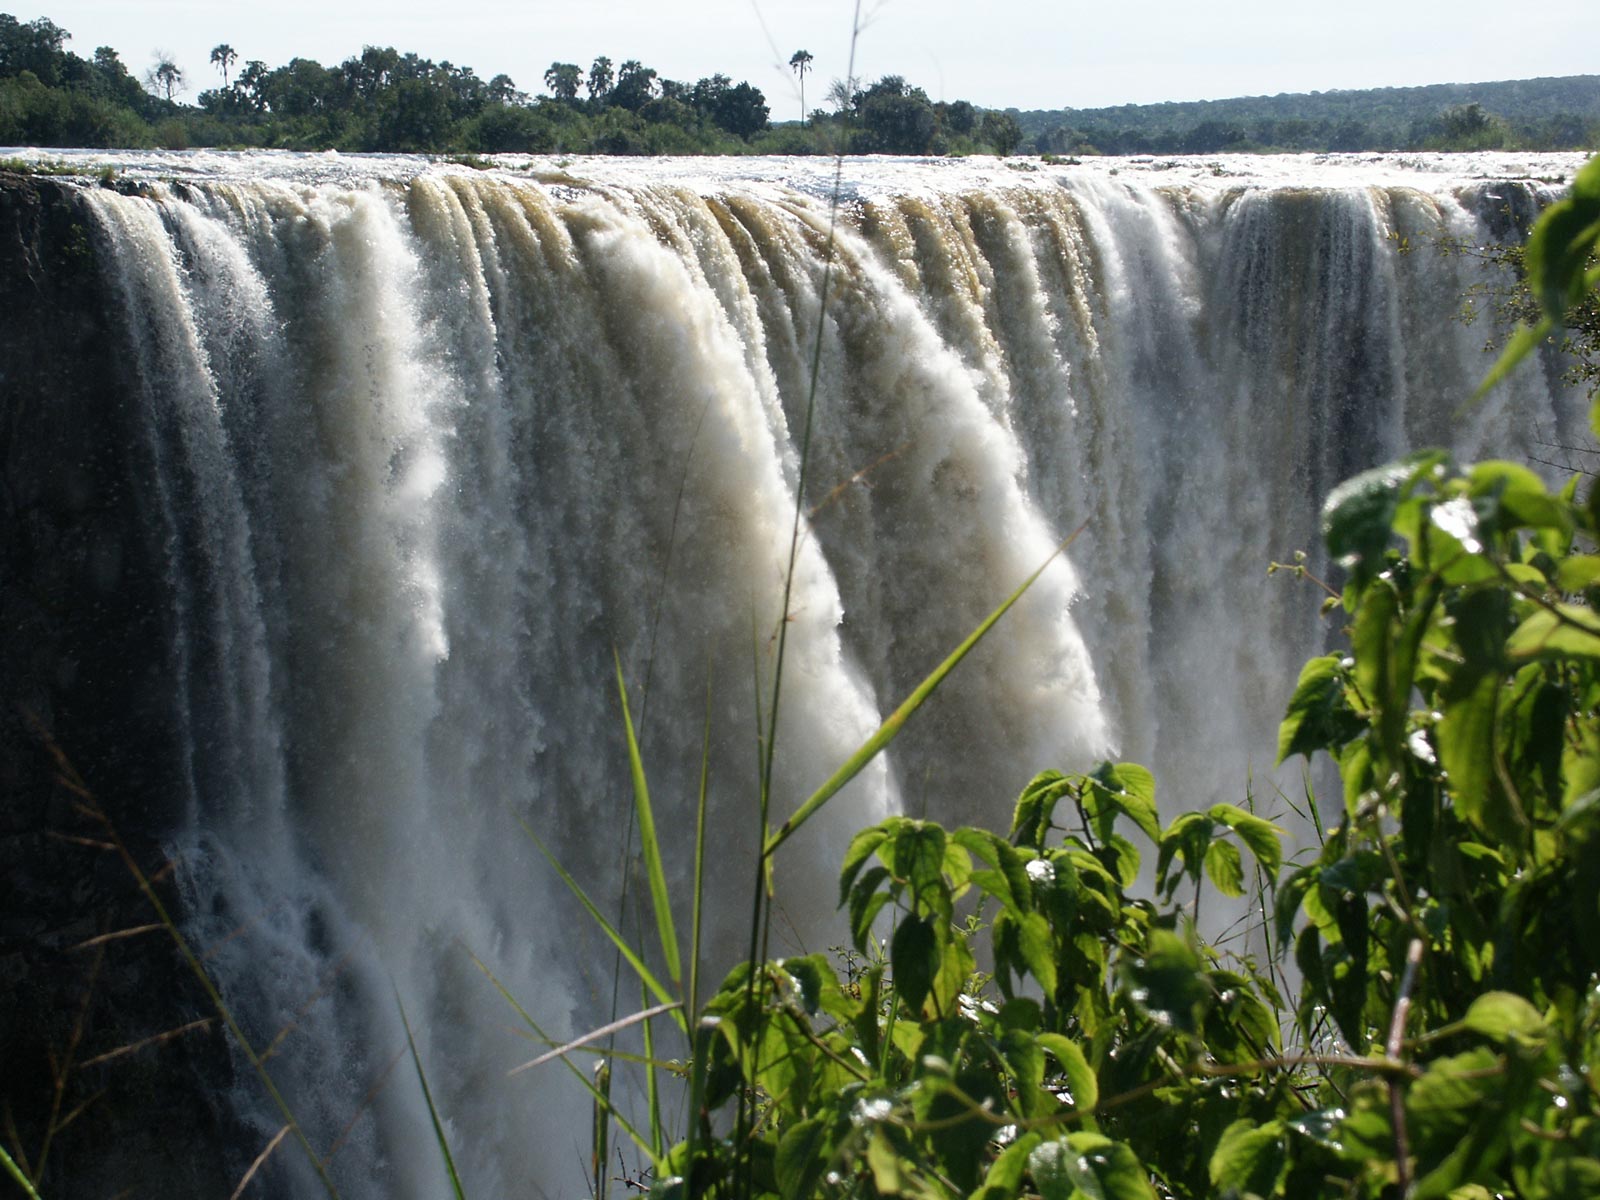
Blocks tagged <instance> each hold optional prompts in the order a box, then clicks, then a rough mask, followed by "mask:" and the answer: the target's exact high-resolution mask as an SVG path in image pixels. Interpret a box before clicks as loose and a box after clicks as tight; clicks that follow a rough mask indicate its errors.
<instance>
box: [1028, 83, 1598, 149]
mask: <svg viewBox="0 0 1600 1200" xmlns="http://www.w3.org/2000/svg"><path fill="white" fill-rule="evenodd" d="M1010 111H1011V112H1012V115H1014V116H1015V117H1016V118H1017V122H1018V124H1019V125H1020V126H1021V127H1022V130H1023V133H1024V136H1025V140H1026V142H1027V145H1028V148H1029V149H1032V150H1034V151H1035V152H1038V153H1055V154H1220V153H1227V152H1239V153H1245V152H1263V151H1297V150H1298V151H1329V150H1332V151H1356V150H1379V151H1381V150H1500V149H1504V150H1584V149H1594V148H1596V147H1597V146H1600V75H1572V76H1564V77H1559V78H1548V79H1521V80H1509V81H1504V82H1499V83H1479V84H1433V85H1429V86H1427V87H1411V88H1369V89H1365V90H1360V91H1333V92H1309V93H1303V94H1290V95H1279V96H1245V97H1239V98H1237V99H1231V100H1210V101H1206V100H1201V101H1194V102H1191V103H1182V104H1176V103H1173V104H1127V105H1122V106H1119V107H1116V108H1081V109H1060V110H1055V111H1040V110H1035V111H1030V112H1018V111H1016V110H1010Z"/></svg>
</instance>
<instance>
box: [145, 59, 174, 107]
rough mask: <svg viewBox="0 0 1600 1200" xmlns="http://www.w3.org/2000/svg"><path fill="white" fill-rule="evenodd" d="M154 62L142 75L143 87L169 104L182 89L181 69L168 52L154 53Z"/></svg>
mask: <svg viewBox="0 0 1600 1200" xmlns="http://www.w3.org/2000/svg"><path fill="white" fill-rule="evenodd" d="M155 58H156V61H155V62H154V63H153V64H151V66H150V68H149V69H148V70H147V71H145V73H144V85H145V87H147V88H149V89H150V90H151V91H152V92H154V93H155V94H156V95H158V96H165V97H166V98H167V103H168V104H171V103H172V100H173V97H174V96H176V95H177V94H178V90H179V89H180V88H182V87H183V84H184V79H183V68H182V67H180V66H178V64H177V63H176V62H175V61H173V58H172V52H171V51H169V50H157V51H155Z"/></svg>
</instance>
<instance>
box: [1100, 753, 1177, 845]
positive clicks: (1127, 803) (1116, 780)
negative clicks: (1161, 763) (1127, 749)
mask: <svg viewBox="0 0 1600 1200" xmlns="http://www.w3.org/2000/svg"><path fill="white" fill-rule="evenodd" d="M1094 779H1095V781H1096V782H1097V783H1099V784H1100V785H1101V786H1102V787H1103V788H1104V789H1105V791H1106V793H1107V795H1108V796H1109V797H1110V800H1111V803H1112V804H1114V805H1115V806H1116V807H1117V808H1118V809H1119V810H1121V811H1122V812H1123V813H1124V814H1126V815H1127V817H1128V819H1129V820H1130V821H1132V822H1133V823H1134V824H1135V825H1137V826H1138V827H1139V829H1140V831H1141V832H1142V833H1143V834H1144V835H1145V836H1146V837H1147V838H1149V839H1150V840H1151V841H1152V842H1158V841H1160V840H1161V820H1160V818H1159V816H1158V815H1157V810H1156V779H1155V776H1154V775H1152V774H1150V772H1149V771H1148V770H1146V769H1145V768H1144V767H1141V766H1139V765H1138V764H1137V763H1101V764H1100V767H1099V769H1098V770H1096V771H1095V773H1094Z"/></svg>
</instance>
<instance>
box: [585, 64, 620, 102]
mask: <svg viewBox="0 0 1600 1200" xmlns="http://www.w3.org/2000/svg"><path fill="white" fill-rule="evenodd" d="M614 79H616V75H615V73H613V71H612V70H611V60H610V59H609V58H607V57H606V56H605V55H604V54H602V55H601V56H600V57H599V58H597V59H595V60H594V65H593V66H591V67H590V68H589V99H591V100H604V99H605V98H606V97H607V96H609V95H611V83H612V81H613V80H614Z"/></svg>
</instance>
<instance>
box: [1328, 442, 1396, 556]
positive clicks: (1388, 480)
mask: <svg viewBox="0 0 1600 1200" xmlns="http://www.w3.org/2000/svg"><path fill="white" fill-rule="evenodd" d="M1412 473H1413V472H1412V468H1411V467H1409V466H1407V465H1406V464H1404V463H1389V464H1388V465H1386V466H1382V467H1375V468H1373V469H1372V470H1370V471H1363V472H1362V473H1361V474H1359V475H1356V476H1354V477H1352V478H1350V479H1347V480H1345V481H1344V482H1343V483H1341V484H1340V485H1339V486H1338V487H1336V488H1334V489H1333V491H1332V492H1331V493H1330V494H1329V496H1328V499H1327V502H1326V503H1325V504H1324V505H1323V506H1322V532H1323V535H1324V537H1325V538H1326V540H1327V544H1328V553H1330V554H1331V555H1333V557H1334V559H1335V560H1336V561H1337V562H1338V563H1339V564H1340V565H1341V566H1343V567H1346V568H1348V569H1350V570H1351V571H1352V572H1353V573H1354V574H1355V575H1357V576H1358V577H1370V576H1371V575H1372V573H1373V572H1374V571H1375V569H1376V567H1377V565H1378V563H1379V562H1381V560H1382V558H1383V552H1384V550H1385V549H1387V548H1388V545H1389V536H1390V531H1391V527H1392V526H1393V524H1394V516H1395V509H1396V508H1397V507H1398V506H1399V503H1400V495H1401V491H1402V489H1403V488H1404V487H1405V485H1406V484H1407V483H1408V482H1409V481H1410V480H1411V477H1412Z"/></svg>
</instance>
